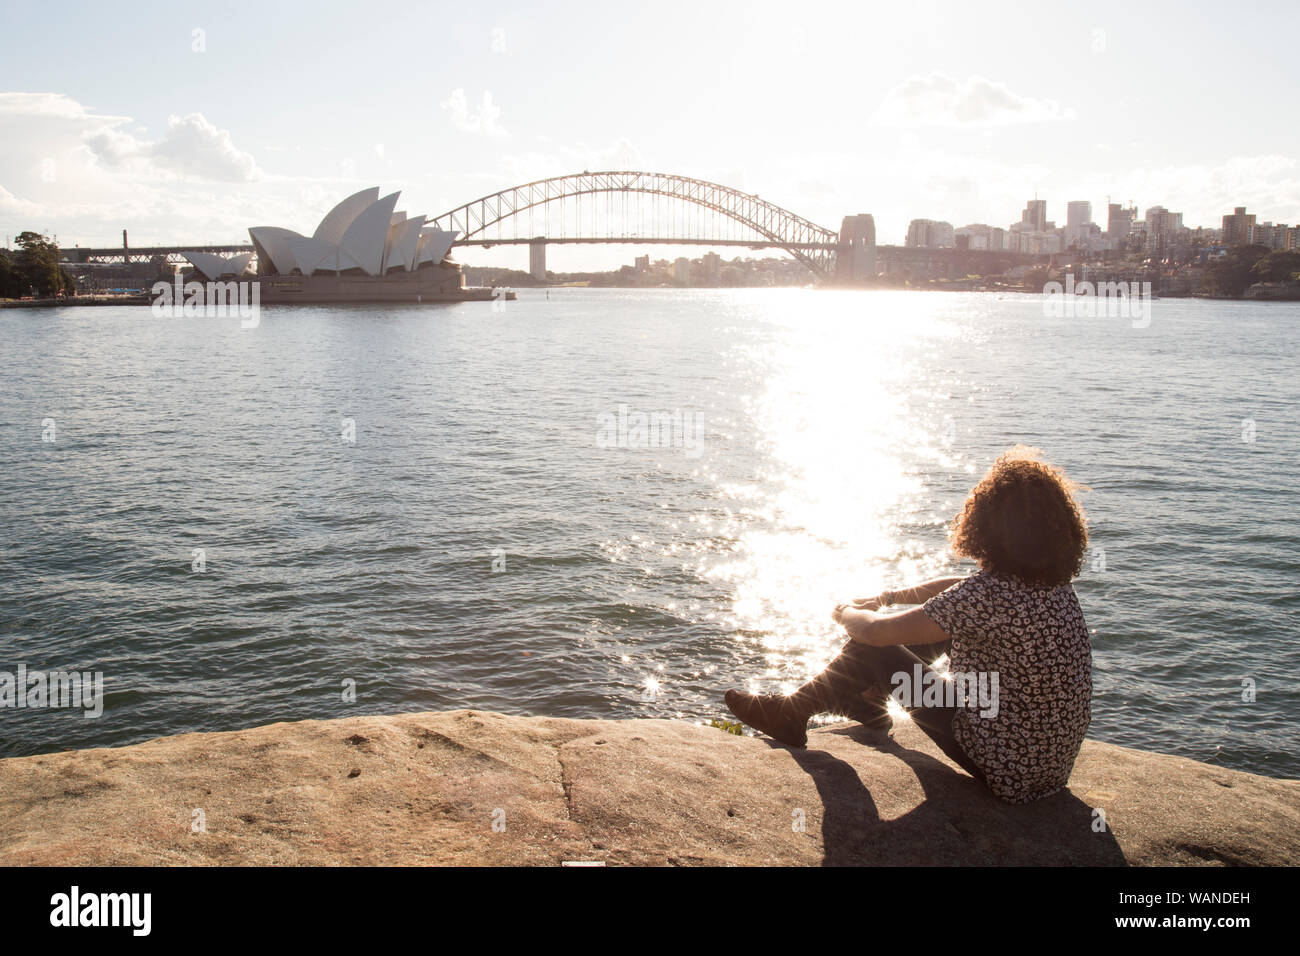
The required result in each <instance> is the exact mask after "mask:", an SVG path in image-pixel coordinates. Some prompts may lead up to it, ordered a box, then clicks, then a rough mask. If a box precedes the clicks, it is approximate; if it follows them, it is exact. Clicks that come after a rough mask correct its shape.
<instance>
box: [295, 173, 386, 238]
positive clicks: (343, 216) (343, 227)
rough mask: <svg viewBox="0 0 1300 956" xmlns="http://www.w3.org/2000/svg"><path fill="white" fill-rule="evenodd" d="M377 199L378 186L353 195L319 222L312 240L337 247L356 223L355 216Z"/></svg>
mask: <svg viewBox="0 0 1300 956" xmlns="http://www.w3.org/2000/svg"><path fill="white" fill-rule="evenodd" d="M378 198H379V187H378V186H371V187H370V188H369V189H363V190H361V192H359V193H353V194H352V195H351V196H349V197H348V198H347V199H345V200H343V201H342V202H341V203H339V204H338V205H337V206H335V207H334V208H333V209H331V210H330V211H329V212H327V213H326V214H325V218H324V219H322V220H321V221H320V225H319V226H317V227H316V231H315V232H314V233H312V238H313V239H321V240H323V241H325V242H328V243H330V244H331V245H335V246H337V245H338V244H339V243H341V242H342V241H343V234H344V233H345V232H347V231H348V227H349V226H350V225H352V223H353V222H355V221H356V218H357V216H359V215H361V214H362V213H363V212H365V211H366V210H367V209H368V208H370V206H371V205H373V204H374V202H375V200H377V199H378Z"/></svg>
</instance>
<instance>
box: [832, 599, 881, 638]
mask: <svg viewBox="0 0 1300 956" xmlns="http://www.w3.org/2000/svg"><path fill="white" fill-rule="evenodd" d="M831 617H832V618H833V619H834V621H835V623H836V624H839V625H841V626H842V627H843V628H844V630H845V631H846V632H847V633H848V635H849V637H851V638H853V639H854V640H860V639H862V635H863V634H864V633H865V632H866V629H867V628H869V627H870V626H871V621H872V619H873V618H874V617H875V615H874V614H873V613H872V612H870V611H868V610H866V609H865V608H860V607H853V606H852V605H851V604H837V605H835V610H834V611H832V612H831Z"/></svg>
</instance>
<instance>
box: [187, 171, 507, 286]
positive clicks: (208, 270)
mask: <svg viewBox="0 0 1300 956" xmlns="http://www.w3.org/2000/svg"><path fill="white" fill-rule="evenodd" d="M400 195H401V193H400V192H395V193H390V194H389V195H387V196H384V197H382V198H381V197H380V195H379V187H378V186H372V187H370V188H369V189H363V190H361V191H360V192H358V193H354V194H353V195H351V196H349V197H347V198H346V199H344V200H343V201H342V202H340V203H339V204H338V205H337V206H335V207H334V208H333V209H331V210H330V211H329V212H328V213H327V214H326V215H325V218H324V219H322V220H321V221H320V225H318V226H317V227H316V230H315V232H313V233H312V235H310V236H304V235H302V234H301V233H297V232H294V231H293V230H292V229H284V228H281V227H279V226H253V227H252V228H250V229H249V230H248V236H249V238H250V239H251V240H252V242H253V251H252V252H245V253H242V254H240V255H237V256H233V257H231V258H229V259H227V258H223V257H221V256H218V255H214V254H212V253H205V252H186V253H184V255H185V258H186V259H188V260H189V262H190V264H191V265H192V266H193V267H194V271H195V273H196V278H199V277H201V278H203V279H205V280H207V281H209V282H222V281H238V282H255V283H256V284H257V286H258V294H259V297H260V301H261V303H262V304H263V305H286V304H294V303H301V304H309V303H310V304H329V303H337V304H358V303H366V302H387V303H398V302H402V303H415V304H419V303H426V302H476V301H487V300H491V299H513V298H515V294H514V293H513V292H509V291H507V290H504V289H497V288H487V287H473V286H466V285H465V273H464V270H463V268H462V267H461V265H460V263H458V262H454V261H453V260H452V259H450V258H449V257H448V252H449V251H450V250H451V246H452V243H453V242H455V240H456V237H457V236H458V235H459V233H458V232H456V231H454V230H446V229H440V228H438V227H437V226H433V225H429V224H428V223H429V220H428V219H427V218H426V217H425V216H410V217H408V216H407V214H406V213H405V212H402V211H400V210H397V209H396V208H395V207H396V205H397V198H398V196H400Z"/></svg>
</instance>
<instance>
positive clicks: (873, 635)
mask: <svg viewBox="0 0 1300 956" xmlns="http://www.w3.org/2000/svg"><path fill="white" fill-rule="evenodd" d="M831 616H832V617H833V618H835V620H836V621H838V622H839V623H840V624H843V625H844V630H845V631H847V632H848V635H849V637H850V638H852V639H853V640H855V641H857V642H858V643H859V644H870V645H872V646H873V647H887V646H889V645H891V644H938V643H939V642H940V641H946V640H947V639H948V634H947V632H946V631H944V629H943V628H941V627H940V626H939V625H938V624H936V623H934V621H932V620H930V617H929V615H927V614H926V613H925V611H923V610H922V609H921V608H919V607H914V608H912V609H911V610H910V611H904V612H903V613H902V614H878V613H876V612H875V611H868V610H865V609H863V608H857V607H849V606H848V605H845V604H841V605H839V606H838V607H836V608H835V611H834V613H832V615H831Z"/></svg>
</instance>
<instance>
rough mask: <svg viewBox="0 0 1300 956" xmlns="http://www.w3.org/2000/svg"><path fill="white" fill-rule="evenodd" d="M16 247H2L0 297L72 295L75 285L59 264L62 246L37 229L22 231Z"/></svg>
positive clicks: (0, 250)
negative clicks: (60, 247) (35, 230)
mask: <svg viewBox="0 0 1300 956" xmlns="http://www.w3.org/2000/svg"><path fill="white" fill-rule="evenodd" d="M14 244H15V245H16V246H17V248H16V249H12V250H10V249H0V299H21V298H23V297H24V296H29V295H35V296H41V297H46V296H52V295H73V294H75V293H76V291H77V288H76V284H75V283H74V282H73V279H72V276H71V275H70V274H69V273H68V270H67V269H64V268H62V267H61V266H60V265H59V247H58V245H57V244H56V243H55V242H54V241H53V240H52V239H50V237H49V236H43V235H41V234H40V233H38V232H23V233H20V234H19V236H18V238H17V239H15V240H14Z"/></svg>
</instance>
